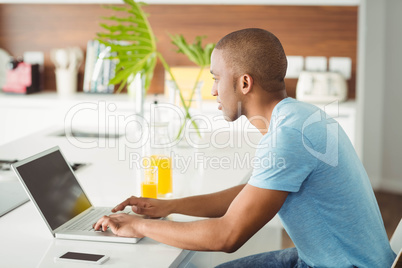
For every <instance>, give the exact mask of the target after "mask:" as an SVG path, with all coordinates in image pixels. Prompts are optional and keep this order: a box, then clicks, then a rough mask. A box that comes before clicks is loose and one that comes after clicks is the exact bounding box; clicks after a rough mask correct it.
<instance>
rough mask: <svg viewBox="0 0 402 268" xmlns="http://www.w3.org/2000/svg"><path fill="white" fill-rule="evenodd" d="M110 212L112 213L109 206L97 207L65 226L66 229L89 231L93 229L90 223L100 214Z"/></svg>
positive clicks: (99, 216) (94, 221)
mask: <svg viewBox="0 0 402 268" xmlns="http://www.w3.org/2000/svg"><path fill="white" fill-rule="evenodd" d="M110 214H112V212H111V211H110V208H97V209H95V210H93V211H92V212H90V213H89V214H88V215H86V216H84V217H82V219H80V220H78V221H77V222H75V223H74V224H72V225H71V226H69V227H67V230H74V231H91V230H93V229H92V225H93V224H94V223H96V222H97V221H98V220H99V219H100V218H101V217H102V216H105V215H110Z"/></svg>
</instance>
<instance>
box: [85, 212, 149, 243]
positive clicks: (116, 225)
mask: <svg viewBox="0 0 402 268" xmlns="http://www.w3.org/2000/svg"><path fill="white" fill-rule="evenodd" d="M141 220H143V219H142V218H141V217H138V216H135V215H128V214H125V213H118V214H112V215H110V216H103V217H102V218H100V219H99V220H98V221H97V222H96V223H95V224H94V225H93V226H92V227H93V228H94V230H95V231H98V230H100V229H102V231H106V230H107V228H108V227H109V228H110V230H111V231H112V232H113V233H114V234H115V235H117V236H124V237H138V238H142V237H144V235H143V234H141V233H140V232H139V231H138V228H136V227H138V225H139V222H140V221H141Z"/></svg>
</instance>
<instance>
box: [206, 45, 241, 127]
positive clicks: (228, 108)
mask: <svg viewBox="0 0 402 268" xmlns="http://www.w3.org/2000/svg"><path fill="white" fill-rule="evenodd" d="M222 54H223V52H222V50H220V49H214V51H213V52H212V55H211V73H212V75H213V79H214V80H215V82H214V85H213V87H212V91H211V94H212V95H213V96H216V97H217V102H218V103H219V107H218V109H219V110H222V112H223V115H224V117H225V119H226V120H227V121H234V120H236V119H237V118H239V117H240V115H241V114H239V112H238V105H240V104H238V103H239V102H240V100H241V97H242V95H241V91H240V88H236V89H235V87H238V85H237V82H236V83H235V81H234V77H233V73H232V71H231V69H230V68H228V66H226V63H225V61H224V59H223V56H222Z"/></svg>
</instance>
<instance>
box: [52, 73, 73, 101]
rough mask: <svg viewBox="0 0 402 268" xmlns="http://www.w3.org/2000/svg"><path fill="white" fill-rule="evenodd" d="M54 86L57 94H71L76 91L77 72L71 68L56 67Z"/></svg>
mask: <svg viewBox="0 0 402 268" xmlns="http://www.w3.org/2000/svg"><path fill="white" fill-rule="evenodd" d="M55 72H56V88H57V93H58V94H59V96H63V97H64V96H72V95H74V94H75V93H76V92H77V76H78V72H77V71H76V70H71V69H56V71H55Z"/></svg>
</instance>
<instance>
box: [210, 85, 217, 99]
mask: <svg viewBox="0 0 402 268" xmlns="http://www.w3.org/2000/svg"><path fill="white" fill-rule="evenodd" d="M211 95H212V96H215V97H216V96H218V90H217V88H216V86H215V85H214V86H212V89H211Z"/></svg>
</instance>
